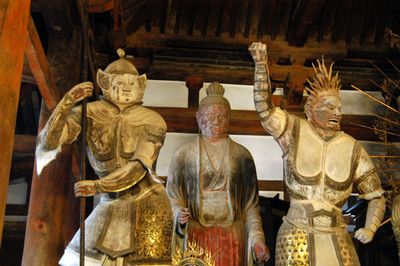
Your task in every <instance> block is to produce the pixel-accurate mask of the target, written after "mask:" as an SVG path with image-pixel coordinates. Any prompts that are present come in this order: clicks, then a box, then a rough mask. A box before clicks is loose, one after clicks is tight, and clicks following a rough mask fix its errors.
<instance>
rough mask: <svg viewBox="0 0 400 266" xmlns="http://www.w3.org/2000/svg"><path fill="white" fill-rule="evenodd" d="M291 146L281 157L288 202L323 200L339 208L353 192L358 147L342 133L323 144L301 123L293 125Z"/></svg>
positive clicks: (301, 121)
mask: <svg viewBox="0 0 400 266" xmlns="http://www.w3.org/2000/svg"><path fill="white" fill-rule="evenodd" d="M300 131H301V132H300ZM292 144H293V145H292V147H291V148H290V150H289V152H288V153H287V154H285V155H284V156H283V159H284V162H285V165H284V169H285V176H286V178H285V184H286V187H287V189H288V191H289V194H290V196H291V198H292V200H296V199H300V200H323V201H327V202H329V203H330V204H333V205H335V206H336V207H338V208H341V206H342V205H343V204H344V202H345V201H346V200H347V198H348V197H349V196H350V194H351V191H352V188H353V177H354V169H355V168H356V162H357V161H358V156H359V154H360V146H359V144H358V143H357V142H356V141H355V139H353V138H352V137H350V136H349V135H347V134H345V133H343V132H339V133H338V134H337V135H336V136H335V137H334V138H333V139H331V140H329V141H325V140H323V139H322V138H321V137H320V136H319V135H318V134H317V133H316V132H315V131H313V129H312V128H311V126H310V125H309V123H308V122H307V121H306V120H303V119H295V121H294V130H293V143H292Z"/></svg>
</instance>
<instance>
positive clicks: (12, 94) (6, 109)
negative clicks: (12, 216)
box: [0, 0, 30, 244]
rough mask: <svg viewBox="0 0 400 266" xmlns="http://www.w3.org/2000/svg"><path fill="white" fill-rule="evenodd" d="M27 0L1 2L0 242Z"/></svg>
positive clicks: (15, 114)
mask: <svg viewBox="0 0 400 266" xmlns="http://www.w3.org/2000/svg"><path fill="white" fill-rule="evenodd" d="M29 6H30V1H29V0H20V1H15V0H3V1H1V2H0V29H1V31H0V47H1V49H0V110H1V112H0V121H1V126H0V147H1V152H0V244H1V239H2V236H3V222H4V213H5V206H6V200H7V188H8V179H9V174H10V167H11V156H12V152H13V144H14V129H15V121H16V117H17V109H18V98H19V89H20V85H21V75H22V66H23V62H24V60H23V59H24V51H25V45H26V39H27V34H26V33H27V30H26V29H27V25H28V19H29Z"/></svg>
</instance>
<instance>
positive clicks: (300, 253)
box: [267, 108, 384, 266]
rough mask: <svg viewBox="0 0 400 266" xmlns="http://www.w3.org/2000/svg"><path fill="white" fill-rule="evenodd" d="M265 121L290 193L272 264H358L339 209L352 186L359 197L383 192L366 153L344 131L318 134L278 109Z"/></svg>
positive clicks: (375, 195)
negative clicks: (279, 154) (279, 151)
mask: <svg viewBox="0 0 400 266" xmlns="http://www.w3.org/2000/svg"><path fill="white" fill-rule="evenodd" d="M268 119H269V120H268V121H267V123H268V128H269V129H272V130H270V133H271V135H273V136H274V138H275V139H276V140H277V142H278V143H279V144H280V145H281V147H282V149H283V162H284V182H285V185H286V188H287V191H288V192H289V195H290V208H289V211H288V214H287V216H286V217H284V219H283V220H284V221H283V224H282V226H281V227H280V229H279V232H278V236H277V240H276V254H275V265H278V266H283V265H330V266H336V265H337V266H343V265H344V266H347V265H348V266H355V265H359V261H358V258H357V254H356V251H355V249H354V246H353V243H352V240H351V237H350V235H349V234H348V232H347V230H346V224H345V223H344V220H343V217H342V210H341V208H342V206H343V204H344V203H345V202H346V201H347V199H348V198H349V197H350V194H351V193H352V190H353V185H356V186H357V189H358V191H359V192H360V196H359V197H360V198H362V199H366V200H372V199H375V198H380V197H381V196H382V195H383V193H384V190H383V189H382V188H381V184H380V179H379V176H378V175H377V173H376V169H375V167H374V165H373V163H372V161H371V159H370V158H369V156H368V154H367V152H366V151H365V150H364V148H363V147H362V146H361V144H360V143H358V142H357V141H356V140H355V139H354V138H352V137H351V136H349V135H348V134H346V133H344V132H342V131H338V132H337V133H336V134H335V135H334V136H333V137H331V138H330V139H328V140H325V139H323V138H321V137H320V136H319V135H318V134H317V133H316V131H315V130H314V129H313V127H312V125H311V124H310V122H308V121H307V120H305V119H301V118H299V117H297V116H294V115H290V114H288V113H287V112H286V111H283V110H281V109H280V108H275V109H274V112H273V113H272V114H271V115H270V117H269V118H268ZM278 120H279V121H281V123H276V122H277V121H278ZM288 143H289V145H286V144H288ZM284 147H288V148H284Z"/></svg>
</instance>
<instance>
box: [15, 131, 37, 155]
mask: <svg viewBox="0 0 400 266" xmlns="http://www.w3.org/2000/svg"><path fill="white" fill-rule="evenodd" d="M35 149H36V136H35V135H15V136H14V148H13V150H14V152H17V153H28V154H35Z"/></svg>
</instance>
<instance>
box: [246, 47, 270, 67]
mask: <svg viewBox="0 0 400 266" xmlns="http://www.w3.org/2000/svg"><path fill="white" fill-rule="evenodd" d="M249 51H250V54H251V56H252V57H253V60H254V62H255V63H260V62H266V61H267V45H266V44H264V43H261V42H253V43H252V44H251V45H250V46H249Z"/></svg>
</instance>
